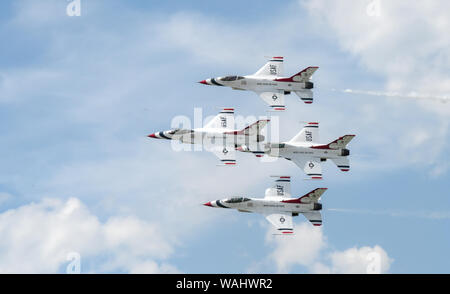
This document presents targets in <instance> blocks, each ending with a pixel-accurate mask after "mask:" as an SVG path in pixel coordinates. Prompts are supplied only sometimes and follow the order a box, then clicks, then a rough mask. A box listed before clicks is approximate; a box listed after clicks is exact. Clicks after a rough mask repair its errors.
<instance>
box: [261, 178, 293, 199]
mask: <svg viewBox="0 0 450 294" xmlns="http://www.w3.org/2000/svg"><path fill="white" fill-rule="evenodd" d="M275 178H276V180H275V183H274V185H273V186H272V187H270V188H267V189H266V195H265V198H271V197H285V198H289V197H291V177H289V176H276V177H275Z"/></svg>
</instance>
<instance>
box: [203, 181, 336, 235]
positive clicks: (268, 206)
mask: <svg viewBox="0 0 450 294" xmlns="http://www.w3.org/2000/svg"><path fill="white" fill-rule="evenodd" d="M326 190H327V188H317V189H315V190H313V191H311V192H309V193H307V194H305V195H303V196H301V197H299V198H291V177H289V176H276V180H275V184H274V185H273V186H272V187H270V188H268V189H266V193H265V197H264V198H247V197H232V198H226V199H222V200H215V201H210V202H207V203H205V204H204V205H205V206H210V207H218V208H234V209H237V210H238V211H240V212H256V213H260V214H263V215H264V216H265V217H266V219H267V220H268V221H269V222H270V223H271V224H273V225H274V226H275V228H276V230H277V233H279V234H292V233H293V232H294V227H293V223H292V217H293V216H298V215H299V214H300V213H301V214H303V215H304V216H305V217H306V218H307V219H308V220H309V221H310V222H311V223H312V224H313V225H314V226H321V225H322V214H321V213H320V210H322V204H321V203H319V198H320V196H322V194H323V193H324V192H325V191H326Z"/></svg>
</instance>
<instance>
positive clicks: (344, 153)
mask: <svg viewBox="0 0 450 294" xmlns="http://www.w3.org/2000/svg"><path fill="white" fill-rule="evenodd" d="M349 155H350V150H348V149H345V148H344V149H342V150H341V156H349Z"/></svg>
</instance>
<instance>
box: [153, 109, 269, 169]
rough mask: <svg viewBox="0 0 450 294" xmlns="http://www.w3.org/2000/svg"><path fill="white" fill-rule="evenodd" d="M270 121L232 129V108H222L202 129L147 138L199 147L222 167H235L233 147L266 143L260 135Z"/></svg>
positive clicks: (262, 120) (155, 134) (259, 121)
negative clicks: (218, 161)
mask: <svg viewBox="0 0 450 294" xmlns="http://www.w3.org/2000/svg"><path fill="white" fill-rule="evenodd" d="M269 121H270V120H269V119H261V120H258V121H257V122H255V123H253V124H251V125H249V126H247V127H245V128H244V129H242V130H235V129H234V128H235V123H234V109H233V108H222V110H221V111H220V113H219V114H218V115H217V116H215V117H214V118H213V119H212V120H210V121H209V122H208V123H207V124H206V125H204V126H203V127H202V128H196V129H193V130H191V129H172V130H168V131H161V132H156V133H153V134H150V135H148V137H149V138H154V139H167V140H179V141H180V142H181V143H186V144H200V145H202V146H203V148H204V149H205V150H207V151H211V152H213V153H214V154H215V155H216V156H217V157H218V158H219V159H220V161H221V163H222V165H235V164H236V148H240V147H241V146H243V145H245V146H248V144H250V146H254V145H257V143H259V142H263V141H264V140H265V137H264V135H262V134H261V133H260V132H261V131H262V129H263V128H264V127H265V126H266V125H267V123H268V122H269Z"/></svg>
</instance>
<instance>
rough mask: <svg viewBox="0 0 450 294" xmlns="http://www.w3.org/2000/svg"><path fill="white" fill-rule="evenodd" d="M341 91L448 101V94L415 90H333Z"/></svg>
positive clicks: (449, 99) (449, 97)
mask: <svg viewBox="0 0 450 294" xmlns="http://www.w3.org/2000/svg"><path fill="white" fill-rule="evenodd" d="M333 90H334V89H333ZM335 91H339V92H342V93H349V94H362V95H371V96H386V97H396V98H405V99H428V100H434V101H439V102H442V103H446V102H448V101H450V96H448V95H444V96H435V95H428V94H421V93H416V92H410V93H409V94H405V93H398V92H382V91H363V90H353V89H345V90H335Z"/></svg>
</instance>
